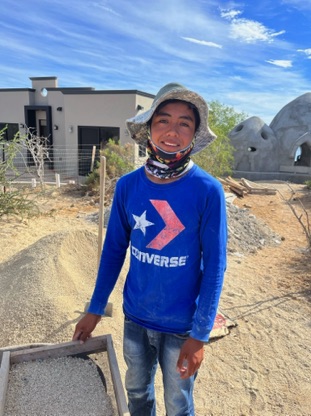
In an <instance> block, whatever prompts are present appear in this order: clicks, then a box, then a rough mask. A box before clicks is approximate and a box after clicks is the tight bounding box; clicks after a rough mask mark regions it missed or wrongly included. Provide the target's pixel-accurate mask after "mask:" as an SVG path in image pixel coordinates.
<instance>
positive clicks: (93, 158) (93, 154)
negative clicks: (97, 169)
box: [91, 146, 96, 172]
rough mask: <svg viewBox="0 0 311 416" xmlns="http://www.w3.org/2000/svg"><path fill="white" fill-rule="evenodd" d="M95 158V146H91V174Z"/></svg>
mask: <svg viewBox="0 0 311 416" xmlns="http://www.w3.org/2000/svg"><path fill="white" fill-rule="evenodd" d="M95 156H96V146H93V149H92V161H91V172H93V170H94V163H95Z"/></svg>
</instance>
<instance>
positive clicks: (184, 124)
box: [180, 121, 190, 127]
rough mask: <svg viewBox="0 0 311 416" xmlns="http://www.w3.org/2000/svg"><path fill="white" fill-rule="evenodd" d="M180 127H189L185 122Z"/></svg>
mask: <svg viewBox="0 0 311 416" xmlns="http://www.w3.org/2000/svg"><path fill="white" fill-rule="evenodd" d="M180 125H181V126H182V127H190V125H189V123H187V122H185V121H183V122H182V123H180Z"/></svg>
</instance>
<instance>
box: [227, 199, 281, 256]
mask: <svg viewBox="0 0 311 416" xmlns="http://www.w3.org/2000/svg"><path fill="white" fill-rule="evenodd" d="M227 217H228V233H229V243H228V252H229V254H230V253H231V254H242V255H243V254H249V253H256V251H257V250H258V249H260V248H262V247H263V246H276V245H278V244H280V243H281V237H279V236H278V235H277V234H276V233H275V232H274V231H272V230H271V229H270V228H269V227H268V226H267V225H266V224H265V223H264V222H263V221H261V220H260V219H258V218H256V216H255V215H253V214H250V213H249V210H248V209H246V208H245V209H241V208H239V207H237V206H235V205H233V204H231V203H227Z"/></svg>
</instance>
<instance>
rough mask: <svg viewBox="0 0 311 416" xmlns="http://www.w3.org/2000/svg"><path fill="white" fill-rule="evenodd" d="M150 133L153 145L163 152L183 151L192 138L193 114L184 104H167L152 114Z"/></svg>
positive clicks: (193, 127)
mask: <svg viewBox="0 0 311 416" xmlns="http://www.w3.org/2000/svg"><path fill="white" fill-rule="evenodd" d="M150 131H151V138H152V141H153V143H154V144H155V145H156V146H158V147H160V149H162V150H164V151H165V152H178V151H180V150H183V149H185V148H186V147H187V146H189V145H190V143H191V142H192V140H193V138H194V133H195V117H194V112H193V110H192V108H189V106H188V105H187V104H186V103H183V102H176V103H168V104H166V105H165V106H163V107H162V108H161V109H160V111H159V112H155V113H154V115H153V117H152V121H151V126H150Z"/></svg>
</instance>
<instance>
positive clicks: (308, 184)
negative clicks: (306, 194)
mask: <svg viewBox="0 0 311 416" xmlns="http://www.w3.org/2000/svg"><path fill="white" fill-rule="evenodd" d="M305 185H306V186H307V188H308V189H311V179H310V180H309V181H306V182H305Z"/></svg>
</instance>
